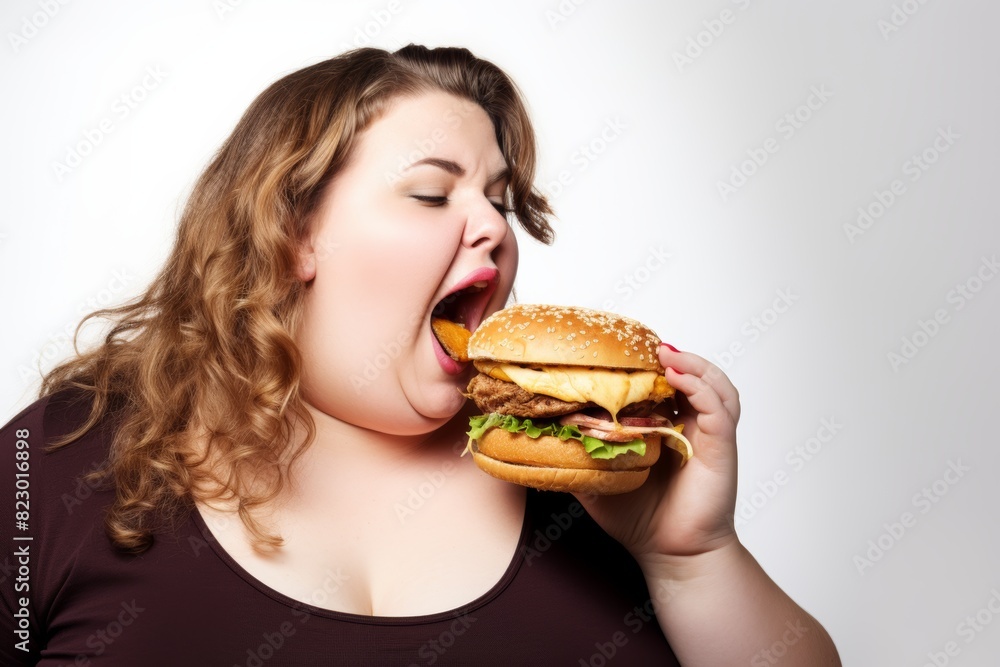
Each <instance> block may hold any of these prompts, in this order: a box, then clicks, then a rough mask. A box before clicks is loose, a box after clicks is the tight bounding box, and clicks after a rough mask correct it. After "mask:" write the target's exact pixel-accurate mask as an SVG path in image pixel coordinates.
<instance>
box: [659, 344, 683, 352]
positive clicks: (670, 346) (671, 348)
mask: <svg viewBox="0 0 1000 667" xmlns="http://www.w3.org/2000/svg"><path fill="white" fill-rule="evenodd" d="M660 346H661V347H666V348H667V349H668V350H670V351H671V352H680V350H678V349H677V348H676V347H674V346H673V345H671V344H670V343H660Z"/></svg>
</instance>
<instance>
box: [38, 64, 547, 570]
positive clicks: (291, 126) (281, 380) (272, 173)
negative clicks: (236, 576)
mask: <svg viewBox="0 0 1000 667" xmlns="http://www.w3.org/2000/svg"><path fill="white" fill-rule="evenodd" d="M429 90H443V91H446V92H448V93H452V94H454V95H456V96H458V97H461V98H464V99H468V100H470V101H472V102H475V103H476V104H478V105H479V106H480V107H482V108H483V110H485V111H486V113H487V114H488V115H489V117H490V119H491V120H492V121H493V125H494V128H495V130H496V138H497V142H498V144H499V147H500V150H501V151H502V153H503V155H504V157H505V158H506V161H507V164H508V167H509V168H510V171H511V179H510V186H509V191H508V193H507V199H508V203H509V207H510V210H511V212H512V214H513V215H514V216H515V217H516V218H517V220H518V221H519V222H520V224H521V225H522V226H523V227H524V229H525V230H527V232H528V233H529V234H530V235H531V236H533V237H534V238H536V239H538V240H540V241H542V242H544V243H551V241H552V238H553V232H552V229H551V227H550V226H549V223H548V221H547V216H548V215H550V214H551V213H552V211H551V209H550V208H549V205H548V203H547V202H546V200H545V198H544V197H543V196H542V195H541V194H540V193H539V191H538V190H537V189H535V187H534V185H533V181H534V170H535V138H534V132H533V130H532V127H531V123H530V120H529V118H528V115H527V112H526V110H525V107H524V104H523V102H522V100H521V95H520V93H519V91H518V89H517V87H516V86H515V85H514V83H513V82H512V81H511V80H510V79H509V78H508V77H507V75H506V74H504V72H503V71H501V70H500V69H499V68H498V67H496V66H495V65H493V64H492V63H490V62H488V61H485V60H482V59H480V58H477V57H475V56H474V55H473V54H472V53H470V52H469V51H468V50H466V49H462V48H437V49H428V48H425V47H422V46H417V45H412V44H411V45H409V46H406V47H404V48H402V49H400V50H398V51H395V52H388V51H383V50H381V49H373V48H363V49H357V50H354V51H350V52H347V53H344V54H342V55H340V56H337V57H335V58H331V59H329V60H326V61H323V62H321V63H317V64H315V65H312V66H309V67H306V68H304V69H301V70H298V71H296V72H293V73H292V74H289V75H288V76H285V77H284V78H282V79H280V80H278V81H276V82H275V83H273V84H272V85H271V86H270V87H268V88H267V89H266V90H265V91H264V92H263V93H261V94H260V95H259V96H258V97H257V99H255V100H254V102H253V103H252V104H251V105H250V107H249V108H248V109H247V111H246V113H245V114H244V115H243V117H242V118H241V120H240V121H239V123H238V124H237V126H236V128H235V129H234V131H233V133H232V134H231V135H230V136H229V138H228V139H226V141H225V143H224V144H223V145H222V147H221V149H220V150H219V151H218V153H217V154H216V155H215V156H214V158H213V160H212V161H211V163H210V164H209V166H208V167H207V169H206V170H205V172H204V173H203V174H202V175H201V177H200V179H199V180H198V182H197V183H196V185H195V187H194V190H193V192H192V193H191V196H190V198H189V199H188V202H187V205H186V207H185V209H184V212H183V214H182V216H181V219H180V224H179V228H178V232H177V238H176V241H175V244H174V247H173V250H172V252H171V254H170V256H169V258H168V260H167V262H166V265H165V266H164V267H163V269H162V270H161V271H160V273H159V274H158V275H157V277H156V278H155V279H154V280H153V281H152V283H151V285H150V286H149V288H148V289H147V290H146V291H145V293H144V294H142V295H141V296H140V297H137V298H136V299H133V300H132V301H130V302H128V303H127V304H125V305H122V306H119V307H115V308H106V309H101V310H98V311H96V312H94V313H91V314H89V315H87V316H86V317H85V318H84V319H83V321H82V322H81V323H80V327H82V326H83V324H84V323H86V322H87V321H88V320H90V319H91V318H103V319H106V320H109V321H110V323H111V328H110V330H109V331H108V333H107V335H106V336H105V337H104V339H103V342H101V343H100V344H99V345H97V346H95V347H94V348H93V349H91V350H88V351H86V352H84V353H78V354H77V355H76V356H75V357H74V358H72V359H70V360H69V361H66V362H64V363H62V364H61V365H59V366H57V367H56V368H54V369H53V370H52V371H50V372H49V373H48V374H47V375H46V377H45V378H44V380H43V383H42V388H41V392H40V395H41V396H46V395H50V394H54V393H56V392H59V391H62V390H66V389H76V390H82V391H83V392H85V394H84V395H85V396H86V397H87V398H89V400H90V412H89V418H88V419H87V420H86V421H85V422H84V423H83V424H81V425H80V427H79V428H78V429H76V430H75V431H73V432H72V433H70V434H68V435H67V436H65V437H64V438H61V439H59V440H58V441H56V442H54V443H53V446H54V447H62V446H65V445H67V444H69V443H71V442H73V441H75V440H77V439H79V438H80V437H81V436H83V435H84V434H85V433H87V432H88V431H89V430H90V429H92V428H93V427H94V426H95V425H97V424H98V423H99V422H101V421H102V420H104V419H112V420H113V422H112V423H113V425H114V439H113V442H112V445H111V448H110V451H109V454H108V458H107V460H106V462H105V464H104V465H103V466H102V467H101V468H100V469H99V470H96V471H94V472H92V473H90V475H89V480H88V481H89V482H91V483H97V482H100V483H104V484H107V485H109V486H111V487H112V488H113V489H114V491H115V499H114V503H113V504H112V505H111V507H110V508H109V510H108V512H107V516H106V521H105V523H106V530H107V533H108V535H109V537H110V538H111V540H112V542H113V544H114V545H115V546H117V547H118V548H120V549H123V550H126V551H131V552H141V551H144V550H145V549H147V548H148V547H149V546H150V545H151V544H152V542H153V536H154V534H155V533H156V532H157V531H158V530H159V529H161V528H163V527H164V526H165V525H167V524H172V523H173V522H175V521H177V520H179V519H181V518H182V517H184V516H185V515H186V513H187V512H189V511H191V509H192V508H193V506H194V501H206V502H209V501H213V500H223V499H230V500H236V501H237V507H238V512H239V516H240V518H241V519H242V521H243V523H244V524H245V526H246V527H247V529H248V531H249V533H250V534H251V536H252V538H253V540H254V544H255V545H256V546H257V547H258V548H264V547H275V546H279V545H280V544H281V537H280V536H279V535H276V534H273V533H271V532H269V531H268V530H266V529H265V527H264V526H262V525H261V524H260V522H259V521H258V520H257V519H256V518H255V516H254V509H255V508H259V507H260V506H262V505H264V504H266V503H267V502H269V501H271V500H273V499H274V498H275V497H276V496H277V495H278V494H279V492H280V491H281V490H282V488H283V487H284V485H285V484H286V483H287V466H288V464H289V463H290V462H291V461H293V460H294V459H295V458H296V457H297V456H298V455H299V454H301V452H302V451H304V449H305V447H307V446H308V445H309V443H310V442H311V441H312V439H313V438H314V437H315V427H314V424H313V421H312V419H311V417H310V415H309V413H308V411H307V410H306V408H305V406H304V404H303V401H302V398H301V396H300V386H299V380H300V368H301V364H302V359H301V357H300V354H299V351H298V350H297V348H296V345H295V343H294V339H293V336H294V333H295V329H296V321H297V318H298V315H299V312H300V310H301V304H302V297H303V294H304V290H305V289H306V286H305V284H304V283H302V281H301V280H299V279H297V278H296V266H297V247H298V242H299V241H300V240H301V239H302V238H303V237H304V235H305V233H306V231H307V229H306V227H307V225H308V220H309V215H310V213H311V212H312V211H313V210H314V209H315V207H316V206H317V203H318V201H319V199H320V197H321V194H322V192H323V190H324V187H325V186H326V184H327V183H328V182H329V181H330V179H331V178H332V177H333V176H335V175H336V174H337V173H338V171H339V170H340V169H341V168H342V167H343V166H344V165H345V164H346V162H347V160H348V158H349V156H350V155H351V152H352V150H353V149H354V147H355V145H356V143H357V141H358V137H359V135H360V133H361V132H362V131H363V130H364V129H365V128H367V127H368V126H369V125H370V124H371V123H372V122H373V121H374V120H376V119H377V118H379V116H380V114H381V113H382V112H383V111H384V110H386V109H387V107H388V105H389V103H390V102H392V101H393V100H394V99H395V98H398V97H399V96H407V95H414V94H419V93H421V92H423V91H429ZM80 327H78V328H77V333H79V331H80ZM196 431H197V432H196ZM295 432H302V433H304V434H305V438H304V440H302V439H300V440H299V441H300V442H301V444H300V445H293V441H294V440H293V434H294V433H295ZM194 437H198V438H201V439H203V441H204V442H206V443H207V445H206V448H205V449H204V450H203V451H202V452H201V453H199V454H195V453H194V452H193V450H192V448H191V447H189V446H187V445H189V444H190V442H191V440H192V438H194ZM207 460H211V461H212V462H213V466H211V467H212V472H208V471H207V470H206V466H205V465H204V464H205V462H206V461H207ZM251 482H252V484H251Z"/></svg>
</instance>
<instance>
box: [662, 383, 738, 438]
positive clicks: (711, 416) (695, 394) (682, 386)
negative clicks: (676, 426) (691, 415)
mask: <svg viewBox="0 0 1000 667" xmlns="http://www.w3.org/2000/svg"><path fill="white" fill-rule="evenodd" d="M666 375H667V382H669V383H670V385H671V386H672V387H674V388H675V389H676V390H677V391H679V392H681V393H682V394H684V396H685V397H686V398H687V402H688V404H689V405H690V406H691V407H692V408H693V409H694V410H695V411H696V412H697V413H698V414H699V417H701V416H704V417H705V418H706V419H705V420H702V419H700V418H699V419H698V427H699V428H700V429H701V430H702V431H704V432H706V433H707V434H709V435H713V436H714V435H722V434H723V433H725V432H726V431H727V430H729V429H731V428H732V427H733V426H735V423H736V419H735V418H734V417H733V415H732V413H731V412H730V411H729V410H728V409H727V407H726V405H725V404H724V403H723V401H722V397H720V396H719V394H718V392H716V391H715V388H714V387H712V386H711V385H710V384H709V383H708V382H706V381H705V380H703V379H702V378H700V377H698V376H697V375H694V374H688V373H681V372H679V371H677V370H676V369H674V368H671V367H667V373H666Z"/></svg>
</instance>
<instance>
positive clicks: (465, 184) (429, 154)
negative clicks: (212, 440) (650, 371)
mask: <svg viewBox="0 0 1000 667" xmlns="http://www.w3.org/2000/svg"><path fill="white" fill-rule="evenodd" d="M507 183H508V178H507V164H506V162H505V161H504V157H503V154H502V153H501V152H500V148H499V146H498V145H497V141H496V137H495V133H494V129H493V124H492V122H491V121H490V119H489V117H488V116H487V115H486V112H485V111H483V109H482V108H480V107H479V106H478V105H476V104H474V103H472V102H469V101H466V100H463V99H459V98H457V97H454V96H452V95H450V94H447V93H443V92H428V93H422V94H419V95H416V96H411V97H402V98H399V99H397V100H396V101H395V102H394V103H393V104H392V106H391V107H390V108H389V109H388V111H387V112H386V113H385V114H384V115H383V116H382V117H381V118H379V119H378V120H376V121H375V122H374V123H372V124H371V125H370V126H369V128H368V129H367V130H365V132H364V133H363V134H362V135H361V136H360V141H359V143H357V144H356V148H355V151H354V154H353V156H352V157H351V160H350V161H349V163H348V164H347V166H346V167H345V168H344V169H343V170H342V171H341V172H340V173H339V174H338V175H337V176H336V177H335V178H334V179H333V180H332V181H331V183H330V185H329V187H328V188H327V189H326V191H325V192H324V195H323V199H322V201H321V202H320V206H319V208H318V209H317V213H316V214H315V216H314V217H313V219H312V220H311V221H310V222H311V227H310V234H309V237H308V239H307V243H306V244H304V247H303V250H302V255H301V267H300V277H301V278H302V279H304V280H308V281H311V282H310V283H309V286H308V289H307V295H306V298H305V308H304V311H303V319H302V322H301V326H300V328H299V330H298V335H297V342H298V344H299V346H300V349H301V351H302V354H303V362H304V363H303V368H304V370H303V384H302V386H303V392H304V397H305V400H306V402H307V403H309V404H310V405H312V406H313V407H314V408H316V409H318V410H320V411H321V412H324V413H326V414H328V415H330V416H332V417H335V418H337V419H339V420H342V421H345V422H349V423H352V424H356V425H358V426H362V427H364V428H369V429H372V430H376V431H381V432H385V433H393V434H397V435H413V434H418V433H426V432H429V431H430V430H433V429H435V428H437V427H439V426H440V425H442V424H443V423H444V422H445V421H447V420H448V419H449V418H450V417H452V416H454V415H455V413H456V412H457V411H458V410H459V409H460V408H461V406H462V405H463V403H464V402H465V398H464V397H463V396H462V394H461V393H460V392H461V391H462V390H464V389H465V385H466V384H467V382H468V379H469V373H470V372H471V369H470V368H467V367H466V366H467V365H459V364H457V363H456V362H454V361H452V360H451V359H450V358H448V357H447V356H446V355H445V354H444V353H443V351H442V350H441V347H440V344H439V343H438V342H437V339H436V338H435V337H434V335H433V332H432V330H431V313H432V311H434V309H435V306H438V309H439V311H440V310H441V308H442V307H443V308H444V309H445V311H446V313H447V314H449V315H450V316H451V317H452V318H456V317H458V318H460V319H463V320H464V321H465V323H466V326H467V328H469V329H474V328H475V327H476V326H477V325H478V324H479V322H480V321H481V320H482V319H483V318H484V317H485V316H486V315H487V314H489V313H490V312H493V311H494V310H497V309H499V308H502V307H503V306H504V304H505V303H506V300H507V295H508V294H509V292H510V289H511V286H512V285H513V281H514V273H515V271H516V269H517V243H516V241H515V239H514V234H513V232H512V230H511V229H510V228H509V226H508V224H507V220H506V217H505V216H504V215H503V214H502V213H500V211H499V210H498V208H499V209H502V208H503V203H504V201H505V197H504V195H505V192H506V188H507Z"/></svg>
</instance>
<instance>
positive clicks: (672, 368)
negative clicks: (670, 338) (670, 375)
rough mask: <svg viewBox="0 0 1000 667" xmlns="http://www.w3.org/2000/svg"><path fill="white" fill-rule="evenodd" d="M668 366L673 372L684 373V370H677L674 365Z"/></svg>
mask: <svg viewBox="0 0 1000 667" xmlns="http://www.w3.org/2000/svg"><path fill="white" fill-rule="evenodd" d="M674 351H675V352H676V350H674ZM667 368H668V369H670V370H672V371H673V372H675V373H677V374H678V375H684V372H683V371H679V370H677V369H676V368H674V367H672V366H667Z"/></svg>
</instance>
